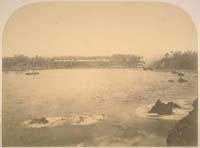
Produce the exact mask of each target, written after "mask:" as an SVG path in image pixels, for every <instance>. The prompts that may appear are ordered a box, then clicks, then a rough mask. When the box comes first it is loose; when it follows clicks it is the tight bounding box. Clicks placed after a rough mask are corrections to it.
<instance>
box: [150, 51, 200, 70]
mask: <svg viewBox="0 0 200 148" xmlns="http://www.w3.org/2000/svg"><path fill="white" fill-rule="evenodd" d="M153 66H154V67H155V68H159V69H193V70H196V69H197V68H198V55H197V53H196V52H193V51H186V52H181V51H176V52H170V53H166V54H165V55H164V57H162V58H161V59H160V60H158V61H156V62H155V63H154V64H153Z"/></svg>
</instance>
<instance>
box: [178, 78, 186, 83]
mask: <svg viewBox="0 0 200 148" xmlns="http://www.w3.org/2000/svg"><path fill="white" fill-rule="evenodd" d="M178 82H180V83H185V82H187V80H185V79H183V78H182V77H180V78H179V79H178Z"/></svg>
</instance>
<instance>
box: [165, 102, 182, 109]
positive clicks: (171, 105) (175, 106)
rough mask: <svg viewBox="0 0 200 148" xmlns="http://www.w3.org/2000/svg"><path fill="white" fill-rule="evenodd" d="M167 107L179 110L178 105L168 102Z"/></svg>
mask: <svg viewBox="0 0 200 148" xmlns="http://www.w3.org/2000/svg"><path fill="white" fill-rule="evenodd" d="M167 105H168V106H170V107H172V108H181V107H180V106H179V105H178V104H176V103H174V102H168V103H167Z"/></svg>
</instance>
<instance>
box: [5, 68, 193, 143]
mask: <svg viewBox="0 0 200 148" xmlns="http://www.w3.org/2000/svg"><path fill="white" fill-rule="evenodd" d="M184 73H185V76H184V78H185V79H187V80H188V83H182V84H181V83H178V82H177V79H178V78H179V77H178V76H177V75H174V74H172V73H171V72H158V71H143V70H140V69H65V70H43V71H40V74H39V75H35V76H30V75H29V76H27V75H25V73H24V72H4V73H3V145H4V146H165V145H166V136H167V132H168V130H169V129H171V128H172V127H173V126H174V124H175V123H176V122H177V120H179V119H180V118H182V117H183V116H185V115H186V114H187V113H188V111H189V110H190V109H191V104H192V101H193V100H194V99H195V98H196V97H197V74H196V73H193V72H189V71H184ZM169 79H173V80H175V82H174V83H169V82H168V80H169ZM157 99H161V100H162V101H175V102H177V103H178V104H179V105H181V106H182V107H183V109H182V110H180V111H175V113H176V114H175V115H174V116H162V117H159V118H155V117H153V118H151V117H149V116H148V115H147V113H146V112H147V111H148V109H149V108H150V107H151V105H152V104H153V103H154V102H155V101H156V100H157ZM80 116H81V117H80ZM38 117H46V118H47V119H48V120H49V121H50V123H49V124H48V126H42V127H38V126H36V127H37V128H34V126H33V127H31V126H25V125H24V123H27V122H28V121H30V120H32V119H33V118H38ZM79 118H84V120H83V122H82V121H81V122H80V124H78V123H79ZM51 125H53V126H51Z"/></svg>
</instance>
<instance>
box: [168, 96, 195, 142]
mask: <svg viewBox="0 0 200 148" xmlns="http://www.w3.org/2000/svg"><path fill="white" fill-rule="evenodd" d="M197 105H198V103H197V99H196V100H195V101H194V103H193V110H192V111H191V112H190V113H189V114H188V115H187V116H186V117H184V118H183V119H181V120H180V121H179V122H178V123H177V124H176V125H175V127H174V128H173V129H172V130H170V131H169V133H168V137H167V146H197V144H198V138H197V135H198V129H197V126H198V123H197V122H198V109H197Z"/></svg>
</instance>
